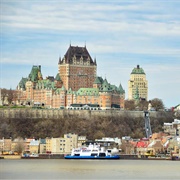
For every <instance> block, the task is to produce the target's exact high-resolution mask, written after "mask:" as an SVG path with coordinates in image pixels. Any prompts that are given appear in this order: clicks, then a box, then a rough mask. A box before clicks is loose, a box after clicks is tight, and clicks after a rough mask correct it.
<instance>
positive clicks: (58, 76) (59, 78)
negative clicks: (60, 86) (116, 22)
mask: <svg viewBox="0 0 180 180" xmlns="http://www.w3.org/2000/svg"><path fill="white" fill-rule="evenodd" d="M55 79H56V81H61V77H60V75H59V73H57V75H56V78H55Z"/></svg>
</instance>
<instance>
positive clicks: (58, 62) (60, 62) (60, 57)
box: [58, 56, 61, 64]
mask: <svg viewBox="0 0 180 180" xmlns="http://www.w3.org/2000/svg"><path fill="white" fill-rule="evenodd" d="M60 63H61V56H59V62H58V64H60Z"/></svg>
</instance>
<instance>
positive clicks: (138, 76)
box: [128, 65, 148, 100]
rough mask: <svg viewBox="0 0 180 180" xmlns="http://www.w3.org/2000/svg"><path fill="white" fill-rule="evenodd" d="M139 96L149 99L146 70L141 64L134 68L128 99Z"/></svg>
mask: <svg viewBox="0 0 180 180" xmlns="http://www.w3.org/2000/svg"><path fill="white" fill-rule="evenodd" d="M137 98H142V99H146V100H148V81H147V80H146V74H145V72H144V70H143V69H142V68H140V66H139V65H137V67H135V68H134V69H133V70H132V72H131V75H130V80H129V81H128V99H129V100H132V99H134V100H137Z"/></svg>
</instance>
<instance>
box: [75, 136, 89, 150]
mask: <svg viewBox="0 0 180 180" xmlns="http://www.w3.org/2000/svg"><path fill="white" fill-rule="evenodd" d="M86 140H87V139H86V136H78V145H77V146H78V147H81V146H82V145H83V144H84V143H85V142H86Z"/></svg>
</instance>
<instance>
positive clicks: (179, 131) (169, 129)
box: [163, 119, 180, 136]
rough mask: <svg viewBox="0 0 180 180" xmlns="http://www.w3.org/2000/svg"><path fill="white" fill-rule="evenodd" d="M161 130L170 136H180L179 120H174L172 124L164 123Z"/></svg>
mask: <svg viewBox="0 0 180 180" xmlns="http://www.w3.org/2000/svg"><path fill="white" fill-rule="evenodd" d="M163 129H164V132H165V133H167V134H169V135H171V136H180V120H178V119H174V122H172V123H164V125H163Z"/></svg>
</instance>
